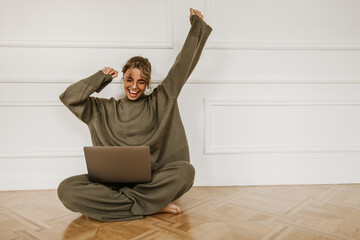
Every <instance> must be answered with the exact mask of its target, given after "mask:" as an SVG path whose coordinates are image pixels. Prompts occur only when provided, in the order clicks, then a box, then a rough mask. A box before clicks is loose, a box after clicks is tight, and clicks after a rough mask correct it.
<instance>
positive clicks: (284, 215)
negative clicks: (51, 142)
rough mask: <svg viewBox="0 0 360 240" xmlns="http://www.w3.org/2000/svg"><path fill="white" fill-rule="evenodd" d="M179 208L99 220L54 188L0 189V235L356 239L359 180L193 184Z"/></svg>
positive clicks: (359, 222)
mask: <svg viewBox="0 0 360 240" xmlns="http://www.w3.org/2000/svg"><path fill="white" fill-rule="evenodd" d="M177 203H178V204H179V205H180V206H181V207H182V208H183V210H184V212H183V213H182V214H179V215H172V214H167V213H162V214H156V215H152V216H147V217H146V218H144V219H141V220H134V221H123V222H112V223H103V222H99V221H96V220H93V219H86V218H85V217H83V216H82V215H81V214H78V213H73V212H70V211H69V210H67V209H66V208H64V207H63V206H62V204H61V203H60V201H59V200H58V199H57V195H56V191H55V190H41V191H8V192H6V191H4V192H0V239H76V240H81V239H133V240H135V239H157V240H158V239H159V240H161V239H166V240H169V239H170V240H171V239H204V240H208V239H225V240H228V239H229V240H231V239H241V240H246V239H261V240H265V239H266V240H270V239H271V240H275V239H289V240H303V239H306V240H310V239H322V240H328V239H329V240H330V239H332V240H335V239H336V240H338V239H346V240H350V239H360V184H351V185H303V186H254V187H193V188H192V189H191V190H190V191H189V192H188V193H186V194H185V195H184V196H183V197H181V198H180V199H179V200H178V201H177Z"/></svg>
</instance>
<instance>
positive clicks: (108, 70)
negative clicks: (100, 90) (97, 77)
mask: <svg viewBox="0 0 360 240" xmlns="http://www.w3.org/2000/svg"><path fill="white" fill-rule="evenodd" d="M102 72H103V73H104V74H108V75H111V77H112V78H113V79H114V78H116V77H117V76H118V71H116V70H115V69H113V68H111V67H104V68H103V69H102Z"/></svg>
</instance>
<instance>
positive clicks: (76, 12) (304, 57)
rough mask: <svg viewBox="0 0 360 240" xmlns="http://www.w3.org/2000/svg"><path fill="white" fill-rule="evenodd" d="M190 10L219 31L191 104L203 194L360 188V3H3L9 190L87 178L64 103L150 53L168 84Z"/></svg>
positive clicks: (84, 137)
mask: <svg viewBox="0 0 360 240" xmlns="http://www.w3.org/2000/svg"><path fill="white" fill-rule="evenodd" d="M189 7H193V8H197V9H199V10H200V11H202V12H203V13H204V16H205V20H206V21H207V22H208V23H209V24H210V25H211V26H212V27H213V29H214V30H213V33H212V35H211V37H210V39H209V41H208V43H207V46H206V49H205V50H204V52H203V55H202V57H201V59H200V62H199V64H198V66H197V68H196V69H195V71H194V72H193V74H192V76H191V77H190V79H189V80H188V82H187V84H186V85H185V87H184V88H183V91H182V93H181V95H180V98H179V106H180V110H181V114H182V119H183V122H184V125H185V128H186V132H187V136H188V140H189V144H190V154H191V161H192V163H193V165H194V166H195V168H196V172H197V174H196V182H195V185H253V184H263V185H266V184H310V183H311V184H318V183H355V182H357V183H358V182H360V175H359V174H358V173H359V171H360V124H359V123H360V94H359V93H360V84H359V83H360V67H359V64H360V51H359V50H360V28H359V23H360V15H359V14H358V9H359V8H360V2H359V1H356V0H347V1H340V0H316V1H310V0H301V1H300V0H296V1H295V0H294V1H286V0H272V1H267V0H256V1H254V0H240V1H239V0H238V1H235V0H222V1H220V0H196V1H190V0H186V1H180V0H152V1H146V0H139V1H131V0H121V1H115V0H106V1H99V0H98V1H96V0H94V1H85V0H78V1H70V0H65V1H45V0H32V1H25V0H12V1H10V0H0V133H1V135H0V136H1V137H0V164H1V167H0V190H9V189H40V188H56V187H57V184H58V183H59V182H60V181H61V180H62V179H64V178H66V177H68V176H71V175H74V174H80V173H84V172H86V167H85V162H84V157H83V153H82V147H83V146H84V145H91V141H90V135H89V132H88V129H87V126H86V125H85V124H83V123H82V122H81V121H79V120H78V119H77V118H76V117H75V116H74V115H73V114H72V113H71V112H70V111H69V110H67V109H66V108H65V107H64V106H63V105H62V104H61V102H60V101H59V99H58V96H59V95H60V93H61V92H63V91H64V90H65V89H66V87H67V86H69V85H70V84H71V83H73V82H75V81H78V80H80V79H82V78H85V77H87V76H89V75H91V74H93V73H94V72H96V71H98V70H99V69H101V68H102V67H104V66H112V67H114V68H117V69H118V70H120V69H121V67H122V65H123V64H124V63H125V62H126V60H127V59H128V58H130V57H131V56H134V55H139V54H140V55H142V56H145V57H148V58H149V59H150V61H151V62H152V65H153V79H154V80H155V85H156V84H158V83H159V82H161V80H162V79H163V78H164V77H165V76H166V74H167V71H168V70H169V68H170V67H171V65H172V63H173V61H174V59H175V57H176V54H177V53H178V51H179V50H180V48H181V46H182V43H183V41H184V39H185V37H186V34H187V32H188V30H189V27H190V23H189V19H188V17H189V12H188V11H189V10H188V9H189ZM94 96H101V97H112V96H114V97H121V96H123V95H122V92H121V88H120V86H119V79H115V80H114V81H113V82H112V83H111V84H110V85H108V86H107V87H106V88H105V89H104V90H103V91H102V92H101V93H100V94H96V93H95V94H94Z"/></svg>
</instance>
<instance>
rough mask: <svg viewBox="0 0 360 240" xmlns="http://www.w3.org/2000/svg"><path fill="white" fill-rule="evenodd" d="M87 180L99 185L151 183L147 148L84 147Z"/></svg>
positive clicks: (148, 149)
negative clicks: (99, 183)
mask: <svg viewBox="0 0 360 240" xmlns="http://www.w3.org/2000/svg"><path fill="white" fill-rule="evenodd" d="M84 154H85V159H86V166H87V170H88V174H89V179H90V180H91V181H95V182H101V183H136V182H139V183H140V182H150V181H151V162H150V147H149V146H85V147H84Z"/></svg>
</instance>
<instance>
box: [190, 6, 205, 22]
mask: <svg viewBox="0 0 360 240" xmlns="http://www.w3.org/2000/svg"><path fill="white" fill-rule="evenodd" d="M192 15H197V16H198V17H199V18H201V20H203V19H204V16H203V15H202V14H201V12H200V11H198V10H195V9H193V8H190V18H191V16H192Z"/></svg>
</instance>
